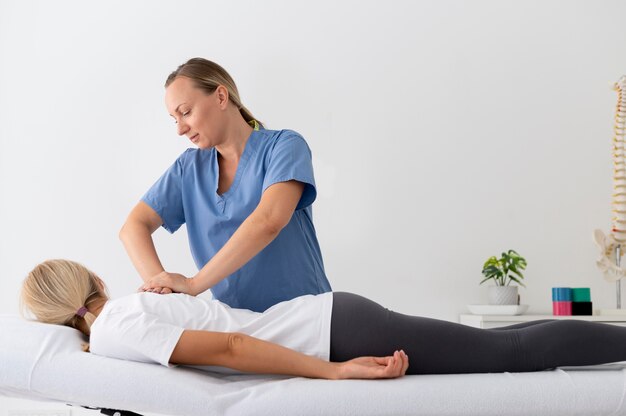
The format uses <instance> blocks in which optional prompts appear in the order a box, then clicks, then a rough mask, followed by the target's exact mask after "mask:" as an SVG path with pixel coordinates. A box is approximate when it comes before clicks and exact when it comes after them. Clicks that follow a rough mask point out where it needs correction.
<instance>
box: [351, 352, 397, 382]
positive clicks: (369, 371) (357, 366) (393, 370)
mask: <svg viewBox="0 0 626 416" xmlns="http://www.w3.org/2000/svg"><path fill="white" fill-rule="evenodd" d="M408 368H409V356H408V355H406V354H405V352H404V351H396V352H395V353H394V354H393V355H392V356H389V357H359V358H355V359H353V360H350V361H346V362H344V363H341V364H340V373H339V378H342V379H343V378H366V379H372V378H396V377H401V376H403V375H404V374H405V373H406V370H407V369H408Z"/></svg>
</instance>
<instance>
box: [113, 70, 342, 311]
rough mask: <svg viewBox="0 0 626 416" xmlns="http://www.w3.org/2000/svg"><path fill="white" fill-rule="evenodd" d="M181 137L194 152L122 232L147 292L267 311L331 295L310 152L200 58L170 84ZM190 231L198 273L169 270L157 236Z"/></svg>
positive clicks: (147, 196) (188, 152)
mask: <svg viewBox="0 0 626 416" xmlns="http://www.w3.org/2000/svg"><path fill="white" fill-rule="evenodd" d="M165 88H166V89H165V104H166V107H167V110H168V112H169V114H170V115H171V116H172V117H173V118H174V120H175V122H176V127H177V132H178V134H179V135H181V136H186V137H187V138H188V139H189V140H190V141H191V142H192V143H193V145H194V147H193V148H190V149H187V150H186V151H185V152H183V153H182V154H181V155H180V156H179V157H178V158H177V159H176V161H175V162H174V163H173V164H172V165H171V166H170V167H169V169H167V171H166V172H165V173H164V174H163V175H162V176H161V177H160V178H159V179H158V180H157V181H156V183H155V184H154V185H153V186H152V187H151V188H150V189H149V190H148V191H147V192H146V194H145V195H144V196H143V197H142V198H141V201H140V202H139V203H138V204H137V205H136V206H135V207H134V208H133V210H132V211H131V212H130V214H129V216H128V219H127V220H126V222H125V223H124V225H123V227H122V229H121V231H120V239H121V240H122V242H123V243H124V246H125V248H126V251H127V252H128V255H129V256H130V259H131V261H132V262H133V264H134V266H135V268H136V269H137V271H138V272H139V274H140V275H141V277H142V279H143V280H144V285H143V286H142V288H141V289H142V290H144V291H151V292H157V293H163V294H165V293H171V292H172V291H173V292H180V293H187V294H191V295H197V294H199V293H202V292H204V291H205V290H207V289H211V291H212V293H213V297H214V298H216V299H218V300H220V301H221V302H224V303H226V304H228V305H230V306H231V307H235V308H244V309H250V310H253V311H257V312H262V311H264V310H266V309H267V308H269V307H270V306H273V305H275V304H276V303H278V302H282V301H285V300H290V299H293V298H295V297H298V296H302V295H307V294H320V293H324V292H329V291H331V287H330V284H329V282H328V279H327V278H326V275H325V272H324V264H323V261H322V255H321V251H320V247H319V244H318V241H317V237H316V234H315V228H314V226H313V218H312V209H311V204H312V203H313V201H314V200H315V197H316V189H315V180H314V177H313V166H312V161H311V151H310V149H309V147H308V145H307V143H306V141H305V140H304V138H303V137H302V136H301V135H300V134H298V133H296V132H294V131H291V130H280V131H277V130H267V129H265V128H264V127H263V125H262V123H260V122H258V121H256V120H255V119H254V117H253V116H252V114H251V113H250V112H249V111H248V110H247V109H246V108H245V107H244V106H243V105H242V104H241V101H240V99H239V93H238V91H237V87H236V85H235V83H234V81H233V80H232V78H231V77H230V75H228V73H227V72H226V71H225V70H224V69H223V68H222V67H221V66H219V65H217V64H215V63H213V62H211V61H208V60H206V59H202V58H194V59H190V60H189V61H188V62H186V63H184V64H183V65H181V66H179V67H178V69H176V71H174V72H173V73H172V74H170V76H169V77H168V78H167V81H166V83H165ZM183 224H186V227H187V234H188V237H189V245H190V247H191V253H192V256H193V259H194V261H195V263H196V266H197V267H198V269H199V271H198V273H197V274H196V275H195V276H193V277H186V276H183V275H181V274H179V273H172V272H168V271H165V269H164V268H163V266H162V264H161V261H160V260H159V257H158V255H157V252H156V249H155V246H154V242H153V240H152V233H153V232H154V231H156V230H157V229H158V228H159V227H160V226H162V227H163V228H165V229H166V230H167V231H168V232H170V233H174V232H175V231H176V230H178V229H179V228H180V226H181V225H183Z"/></svg>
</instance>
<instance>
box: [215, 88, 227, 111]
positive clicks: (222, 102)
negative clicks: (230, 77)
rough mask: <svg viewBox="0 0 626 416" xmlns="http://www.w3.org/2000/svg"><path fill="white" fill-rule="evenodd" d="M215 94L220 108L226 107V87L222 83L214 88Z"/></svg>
mask: <svg viewBox="0 0 626 416" xmlns="http://www.w3.org/2000/svg"><path fill="white" fill-rule="evenodd" d="M215 96H216V97H217V102H218V105H219V106H220V108H221V109H222V110H224V109H226V106H227V105H228V101H229V96H228V89H227V88H226V87H225V86H223V85H218V86H217V88H216V89H215Z"/></svg>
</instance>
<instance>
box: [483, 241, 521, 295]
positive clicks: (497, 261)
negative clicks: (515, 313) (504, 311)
mask: <svg viewBox="0 0 626 416" xmlns="http://www.w3.org/2000/svg"><path fill="white" fill-rule="evenodd" d="M525 269H526V259H524V257H522V256H520V255H519V254H518V253H517V252H516V251H515V250H509V251H508V252H506V253H502V256H501V257H500V258H496V256H491V257H489V258H488V259H487V261H486V262H485V264H484V266H483V275H484V276H485V278H484V279H483V280H482V281H481V282H480V284H483V283H485V282H486V281H487V280H491V279H493V281H494V282H495V286H490V287H489V293H488V297H489V304H490V305H518V304H519V295H518V293H517V292H518V286H515V285H513V286H511V285H510V284H511V282H516V283H517V284H519V285H521V286H524V287H526V286H525V285H524V283H522V279H523V278H524V275H523V274H522V270H525Z"/></svg>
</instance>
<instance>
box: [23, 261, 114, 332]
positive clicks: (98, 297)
mask: <svg viewBox="0 0 626 416" xmlns="http://www.w3.org/2000/svg"><path fill="white" fill-rule="evenodd" d="M107 298H108V297H107V294H106V287H105V285H104V282H103V281H102V280H101V279H100V278H99V277H98V276H96V274H95V273H93V272H92V271H90V270H89V269H87V268H86V267H85V266H83V265H81V264H79V263H76V262H74V261H69V260H47V261H45V262H43V263H41V264H38V265H37V266H36V267H35V268H34V269H33V270H32V271H31V272H30V273H29V274H28V276H27V277H26V279H24V283H23V285H22V294H21V302H22V309H23V308H24V307H25V308H26V309H28V310H29V311H30V312H32V314H33V315H35V317H36V318H37V320H38V321H41V322H45V323H50V324H60V325H67V326H71V327H73V328H77V329H80V330H81V331H82V332H84V333H86V334H89V328H90V327H91V324H92V323H93V321H94V320H95V319H96V316H95V315H94V314H93V313H91V312H86V313H85V315H84V317H80V316H79V315H77V311H79V309H80V308H81V307H83V306H85V307H87V308H89V309H93V308H90V306H94V305H95V304H97V303H102V302H104V301H106V300H107Z"/></svg>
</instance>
